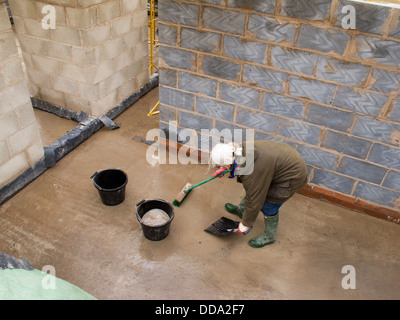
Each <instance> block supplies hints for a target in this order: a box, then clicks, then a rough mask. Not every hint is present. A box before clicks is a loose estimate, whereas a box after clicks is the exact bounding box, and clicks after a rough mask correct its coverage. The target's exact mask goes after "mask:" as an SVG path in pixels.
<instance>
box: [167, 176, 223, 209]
mask: <svg viewBox="0 0 400 320" xmlns="http://www.w3.org/2000/svg"><path fill="white" fill-rule="evenodd" d="M227 172H229V169H227V170H225V171H224V172H221V173H220V174H219V175H217V176H215V177H211V178H209V179H207V180H204V181H202V182H200V183H198V184H196V185H194V186H192V185H191V184H190V183H186V185H185V187H184V188H183V189H182V191H181V192H180V193H179V194H178V196H177V197H176V198H175V200H174V201H173V202H172V204H173V205H174V206H175V207H180V206H181V204H182V202H183V201H184V200H185V199H186V197H187V196H188V194H189V193H190V191H192V190H193V189H194V188H196V187H198V186H201V185H202V184H204V183H206V182H208V181H211V180H214V179H215V178H218V177H220V176H222V175H224V174H225V173H227Z"/></svg>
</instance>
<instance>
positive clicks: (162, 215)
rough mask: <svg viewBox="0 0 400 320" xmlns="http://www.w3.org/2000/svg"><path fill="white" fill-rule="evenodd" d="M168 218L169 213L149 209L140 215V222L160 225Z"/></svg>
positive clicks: (150, 225) (151, 225)
mask: <svg viewBox="0 0 400 320" xmlns="http://www.w3.org/2000/svg"><path fill="white" fill-rule="evenodd" d="M169 220H170V218H169V215H168V214H167V213H166V212H165V211H164V210H161V209H152V210H149V211H148V212H146V213H145V214H144V215H143V217H142V223H143V224H145V225H146V226H149V227H154V226H159V225H162V224H164V223H167V222H168V221H169Z"/></svg>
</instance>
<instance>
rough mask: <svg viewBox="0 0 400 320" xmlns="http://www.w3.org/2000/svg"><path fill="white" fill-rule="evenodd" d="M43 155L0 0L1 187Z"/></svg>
mask: <svg viewBox="0 0 400 320" xmlns="http://www.w3.org/2000/svg"><path fill="white" fill-rule="evenodd" d="M43 156H44V152H43V145H42V141H41V138H40V134H39V130H38V127H37V123H36V119H35V116H34V113H33V108H32V104H31V100H30V96H29V91H28V87H27V84H26V81H25V77H24V73H23V70H22V66H21V60H20V58H19V56H18V51H17V45H16V43H15V39H14V34H13V31H12V29H11V23H10V20H9V18H8V13H7V8H6V4H5V3H4V1H0V187H2V186H4V185H5V184H7V183H9V182H10V181H11V180H12V179H13V178H15V177H16V176H18V175H19V174H21V173H22V172H23V171H25V170H26V169H28V168H29V167H31V166H32V165H33V164H35V163H36V162H37V161H38V160H39V159H41V158H42V157H43Z"/></svg>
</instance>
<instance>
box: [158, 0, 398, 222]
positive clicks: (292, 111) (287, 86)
mask: <svg viewBox="0 0 400 320" xmlns="http://www.w3.org/2000/svg"><path fill="white" fill-rule="evenodd" d="M344 5H353V6H354V7H355V9H356V19H357V20H356V22H357V25H356V28H357V31H353V30H348V29H344V28H342V25H341V19H342V18H343V17H344V14H343V13H341V8H342V7H343V6H344ZM160 7H161V10H162V9H163V8H164V10H163V11H161V12H160V24H161V25H162V29H164V31H163V32H161V33H160V43H161V51H160V52H161V60H163V59H165V58H166V57H170V56H171V55H172V56H173V55H174V52H177V50H183V51H187V52H188V53H187V54H190V55H191V56H192V57H193V60H192V61H194V63H191V64H190V68H187V64H186V61H187V59H186V60H185V59H181V58H179V59H178V58H174V60H173V61H174V65H171V64H168V63H166V64H164V65H163V66H162V67H161V70H160V99H161V100H164V99H165V98H164V95H165V97H169V98H168V99H167V100H168V102H167V104H168V107H166V108H163V109H162V110H161V117H162V118H161V124H160V127H161V128H167V127H168V126H167V124H168V121H166V119H170V118H172V117H173V118H174V119H175V120H177V121H178V129H177V130H180V129H183V128H194V129H196V130H197V131H198V133H199V134H200V130H201V129H212V128H216V129H219V130H222V129H223V128H227V129H229V130H233V129H237V128H242V129H245V128H253V129H255V133H256V138H261V139H271V140H275V141H283V142H285V143H289V144H291V145H292V146H294V147H295V148H297V150H298V151H299V152H300V154H301V155H302V156H303V157H304V159H305V160H306V162H307V164H308V168H309V186H308V187H307V188H304V190H303V191H302V193H303V194H307V193H308V194H309V195H313V196H316V197H318V198H319V199H323V200H329V201H332V202H335V203H336V204H340V205H343V206H345V207H348V208H351V209H354V210H358V211H361V212H364V213H368V214H372V215H374V216H378V217H384V218H386V219H387V220H389V221H394V222H398V221H399V217H400V214H398V213H397V212H398V211H399V210H400V201H399V199H400V191H399V184H398V182H397V180H398V178H399V177H400V165H399V163H398V161H397V159H398V158H399V156H400V154H399V152H400V112H399V110H400V102H399V101H400V99H399V97H400V92H399V91H400V56H399V52H400V49H399V48H400V37H399V25H400V24H399V21H398V19H399V16H400V9H395V8H389V7H381V6H376V5H371V4H361V3H355V2H352V1H345V0H332V1H331V0H312V1H298V0H297V1H294V0H293V1H291V0H279V1H278V0H276V1H275V0H271V1H230V0H229V1H189V0H182V1H173V0H160ZM162 29H161V30H162ZM163 34H164V35H165V40H163ZM171 90H173V91H171ZM171 92H173V97H174V98H173V99H171ZM188 95H190V101H195V105H194V108H193V109H192V108H191V107H189V105H191V104H190V103H189V104H188V105H187V106H186V104H185V103H182V102H183V101H185V99H187V97H188ZM192 99H194V100H192ZM205 101H207V102H208V103H207V104H205V103H204V102H205ZM199 102H200V103H199ZM197 103H198V105H197ZM223 109H224V111H223ZM174 111H175V112H174ZM232 111H233V116H232ZM163 112H165V114H166V115H165V117H163ZM325 191H326V192H325ZM324 192H325V193H324Z"/></svg>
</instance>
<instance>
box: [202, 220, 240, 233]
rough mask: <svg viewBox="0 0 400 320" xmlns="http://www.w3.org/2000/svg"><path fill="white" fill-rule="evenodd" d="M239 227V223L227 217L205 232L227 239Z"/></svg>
mask: <svg viewBox="0 0 400 320" xmlns="http://www.w3.org/2000/svg"><path fill="white" fill-rule="evenodd" d="M238 227H239V221H234V220H231V219H228V218H225V217H221V218H220V219H219V220H217V221H215V222H214V223H213V224H212V225H210V226H209V227H208V228H207V229H205V230H204V231H206V232H208V233H211V234H213V235H215V236H217V237H225V236H228V235H230V234H232V233H233V231H234V230H236V229H237V228H238Z"/></svg>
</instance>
